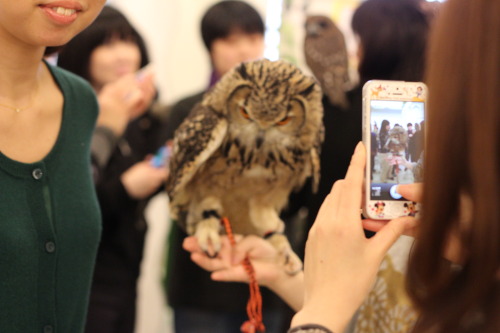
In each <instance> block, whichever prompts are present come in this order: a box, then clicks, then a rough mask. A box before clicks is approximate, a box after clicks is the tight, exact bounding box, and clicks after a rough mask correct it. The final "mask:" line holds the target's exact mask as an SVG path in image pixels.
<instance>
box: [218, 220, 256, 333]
mask: <svg viewBox="0 0 500 333" xmlns="http://www.w3.org/2000/svg"><path fill="white" fill-rule="evenodd" d="M222 223H223V224H224V228H225V229H226V233H227V236H228V237H229V241H230V242H231V245H232V246H235V245H236V241H235V240H234V235H233V230H232V229H231V224H230V223H229V220H228V219H227V218H226V217H223V218H222ZM243 267H244V268H245V271H246V272H247V274H248V277H249V279H250V283H249V285H248V286H249V288H250V298H249V299H248V303H247V314H248V320H247V321H246V322H244V323H243V325H241V332H243V333H255V332H262V333H263V332H265V331H266V328H265V327H264V324H263V323H262V295H261V294H260V287H259V284H258V283H257V279H256V278H255V271H254V269H253V266H252V263H251V262H250V259H248V257H247V258H245V259H244V260H243Z"/></svg>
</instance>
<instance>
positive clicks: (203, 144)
mask: <svg viewBox="0 0 500 333" xmlns="http://www.w3.org/2000/svg"><path fill="white" fill-rule="evenodd" d="M322 117H323V109H322V105H321V90H320V88H319V86H318V85H317V83H316V82H315V80H314V79H313V78H310V77H308V76H305V75H304V74H303V73H302V72H301V71H300V70H299V69H298V68H297V67H295V66H294V65H292V64H290V63H287V62H284V61H276V62H271V61H269V60H259V61H254V62H248V63H244V64H242V65H240V66H239V67H237V68H235V69H233V70H232V71H230V72H229V73H227V74H226V75H224V77H223V78H222V79H221V81H220V82H219V83H218V84H217V85H216V86H215V87H214V88H213V89H212V90H211V91H209V92H207V93H206V94H205V96H204V98H203V100H202V102H201V103H199V104H198V105H196V106H195V107H194V108H193V110H192V111H191V113H190V115H189V116H188V118H186V120H185V121H184V122H183V123H182V124H181V126H180V127H179V128H178V130H177V131H176V133H175V138H174V144H173V156H172V159H171V161H170V177H169V179H168V181H167V191H168V194H169V197H170V202H171V214H172V216H173V218H174V219H176V220H177V221H178V222H179V223H180V224H181V225H182V226H183V227H184V228H185V229H186V230H187V232H188V233H189V234H195V235H196V236H197V237H198V241H199V242H200V244H201V245H202V247H203V246H205V247H206V250H207V251H208V246H209V244H211V246H213V247H214V248H215V249H214V251H215V252H216V251H217V250H218V246H219V234H220V232H221V230H220V222H219V219H220V217H223V216H224V217H228V218H229V220H230V222H231V224H232V225H233V230H234V231H235V232H236V233H241V234H257V235H260V236H263V235H264V234H267V233H269V232H271V233H277V234H280V233H282V232H283V228H284V225H283V222H282V221H281V219H280V218H279V212H280V211H281V210H282V209H283V208H284V206H285V205H286V203H287V200H288V196H289V194H290V192H291V191H292V190H293V189H295V188H300V187H301V186H302V185H303V184H304V182H305V180H306V179H307V178H308V177H310V176H312V177H313V183H314V184H315V185H316V186H317V183H318V181H319V150H320V145H321V142H322V140H323V123H322ZM276 239H281V238H280V237H276ZM275 243H277V244H278V245H277V247H278V248H279V249H280V250H282V251H286V250H287V249H285V248H287V247H288V246H289V245H283V244H282V243H283V239H281V240H279V241H276V242H275ZM286 244H288V242H286Z"/></svg>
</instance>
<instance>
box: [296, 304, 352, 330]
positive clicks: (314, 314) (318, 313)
mask: <svg viewBox="0 0 500 333" xmlns="http://www.w3.org/2000/svg"><path fill="white" fill-rule="evenodd" d="M351 317H352V314H346V313H344V312H343V310H342V309H341V308H340V309H339V310H335V309H332V308H329V307H327V306H321V307H317V308H313V307H312V306H309V305H307V306H304V308H303V309H301V310H300V311H298V312H297V313H296V314H295V315H294V316H293V318H292V322H291V327H292V328H293V327H299V326H303V325H310V324H315V325H319V326H323V327H325V328H327V329H329V330H330V331H332V332H335V333H341V332H344V330H345V328H346V327H347V325H348V323H349V321H350V320H351Z"/></svg>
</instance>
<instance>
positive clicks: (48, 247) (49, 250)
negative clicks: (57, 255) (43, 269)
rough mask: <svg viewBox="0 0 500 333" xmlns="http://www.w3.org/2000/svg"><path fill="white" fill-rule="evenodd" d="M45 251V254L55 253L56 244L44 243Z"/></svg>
mask: <svg viewBox="0 0 500 333" xmlns="http://www.w3.org/2000/svg"><path fill="white" fill-rule="evenodd" d="M45 251H47V253H54V252H55V251H56V244H55V243H54V242H47V243H45Z"/></svg>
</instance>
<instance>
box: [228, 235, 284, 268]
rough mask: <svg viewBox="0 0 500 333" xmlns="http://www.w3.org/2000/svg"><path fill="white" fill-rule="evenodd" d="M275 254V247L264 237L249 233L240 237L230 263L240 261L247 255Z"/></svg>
mask: <svg viewBox="0 0 500 333" xmlns="http://www.w3.org/2000/svg"><path fill="white" fill-rule="evenodd" d="M273 255H277V252H276V249H275V248H274V247H273V246H272V245H271V244H270V243H269V242H268V241H266V240H265V239H263V238H261V237H258V236H255V235H249V236H247V237H244V238H242V239H241V240H240V241H239V242H238V243H237V244H236V246H235V248H234V252H233V257H232V261H231V262H232V263H233V265H236V264H239V263H241V262H242V261H243V260H244V259H245V258H246V257H247V256H248V257H249V258H270V257H272V256H273Z"/></svg>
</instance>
